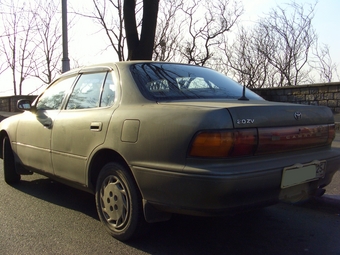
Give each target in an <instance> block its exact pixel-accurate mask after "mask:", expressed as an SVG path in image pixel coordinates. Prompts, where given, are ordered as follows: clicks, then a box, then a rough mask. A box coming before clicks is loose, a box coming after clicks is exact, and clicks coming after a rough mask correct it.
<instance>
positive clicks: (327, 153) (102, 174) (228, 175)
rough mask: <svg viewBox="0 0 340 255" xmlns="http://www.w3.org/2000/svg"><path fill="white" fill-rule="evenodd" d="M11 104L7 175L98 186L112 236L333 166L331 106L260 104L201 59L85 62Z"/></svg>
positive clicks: (311, 183) (313, 179) (228, 208)
mask: <svg viewBox="0 0 340 255" xmlns="http://www.w3.org/2000/svg"><path fill="white" fill-rule="evenodd" d="M18 107H19V108H20V109H22V110H24V112H23V113H22V114H19V115H16V116H13V117H10V118H7V119H5V120H4V121H2V122H1V124H0V132H1V141H2V144H3V146H2V147H1V149H2V152H1V154H0V155H2V158H3V162H4V176H5V181H6V182H7V183H8V184H14V183H17V182H20V178H21V175H25V174H32V173H34V172H37V173H40V174H43V175H45V176H48V177H50V178H52V179H55V180H58V181H60V182H63V183H65V184H68V185H71V186H73V187H76V188H79V189H82V190H86V191H88V192H92V193H94V194H95V198H96V206H97V210H98V215H99V218H100V220H101V221H102V222H103V224H104V226H105V227H106V229H107V230H108V231H109V233H110V234H111V235H112V236H114V237H115V238H117V239H119V240H128V239H130V238H132V237H135V236H138V235H139V234H141V233H143V231H144V230H145V229H146V228H147V227H146V225H147V223H152V222H158V221H164V220H168V219H170V217H171V214H173V213H182V214H189V215H200V216H214V215H225V214H228V213H236V212H240V211H244V210H250V209H253V208H257V207H261V206H268V205H271V204H274V203H277V202H279V201H280V200H287V201H301V200H305V199H308V198H309V197H310V196H312V195H315V194H320V193H322V191H323V188H324V187H325V186H327V185H328V184H329V183H330V182H331V180H332V177H333V175H334V173H335V172H336V171H337V170H338V169H339V166H340V153H339V151H337V150H336V149H334V148H332V147H331V143H332V140H333V139H334V135H335V129H334V120H333V114H332V112H331V111H330V110H329V109H328V108H327V107H318V106H307V105H297V104H285V103H275V102H268V101H265V100H263V99H262V98H261V97H259V96H257V95H256V94H255V93H253V92H251V91H250V90H248V89H246V88H244V87H242V86H241V85H239V84H237V83H236V82H234V81H232V80H231V79H229V78H227V77H226V76H225V75H223V74H221V73H218V72H216V71H214V70H211V69H208V68H204V67H198V66H192V65H184V64H175V63H162V62H151V61H144V62H119V63H105V64H101V65H94V66H88V67H84V68H81V69H76V70H72V71H70V72H67V73H65V74H63V75H61V76H60V77H59V78H58V79H57V80H56V81H54V82H53V83H52V84H51V85H50V86H49V87H48V88H47V89H46V91H45V92H43V93H42V94H41V95H40V96H39V97H38V98H37V99H36V100H35V101H34V102H30V101H27V100H21V101H19V102H18Z"/></svg>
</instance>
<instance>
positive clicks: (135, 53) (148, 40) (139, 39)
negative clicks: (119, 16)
mask: <svg viewBox="0 0 340 255" xmlns="http://www.w3.org/2000/svg"><path fill="white" fill-rule="evenodd" d="M158 6H159V0H143V18H142V26H141V32H140V35H139V33H138V24H137V20H136V1H135V0H124V8H123V12H124V24H125V33H126V40H127V46H128V60H145V59H150V60H151V58H152V53H153V48H154V41H155V33H156V25H157V15H158Z"/></svg>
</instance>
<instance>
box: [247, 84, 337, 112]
mask: <svg viewBox="0 0 340 255" xmlns="http://www.w3.org/2000/svg"><path fill="white" fill-rule="evenodd" d="M253 91H254V92H255V93H257V94H258V95H260V96H261V97H263V98H264V99H266V100H269V101H276V102H290V103H297V104H307V105H322V106H328V107H329V108H331V110H332V111H333V112H334V113H340V82H332V83H322V84H311V85H299V86H289V87H280V88H263V89H253Z"/></svg>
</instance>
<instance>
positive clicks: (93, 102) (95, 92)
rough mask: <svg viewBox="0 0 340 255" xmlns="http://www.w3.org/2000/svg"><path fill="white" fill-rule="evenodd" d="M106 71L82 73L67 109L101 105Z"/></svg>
mask: <svg viewBox="0 0 340 255" xmlns="http://www.w3.org/2000/svg"><path fill="white" fill-rule="evenodd" d="M105 77H106V73H104V72H102V73H87V74H86V73H85V74H82V75H81V76H80V78H79V80H78V82H77V84H76V86H75V87H74V89H73V92H72V94H71V96H70V99H69V101H68V104H67V107H66V109H87V108H95V107H99V106H100V105H99V102H100V94H101V93H100V92H101V88H102V85H103V82H104V80H105Z"/></svg>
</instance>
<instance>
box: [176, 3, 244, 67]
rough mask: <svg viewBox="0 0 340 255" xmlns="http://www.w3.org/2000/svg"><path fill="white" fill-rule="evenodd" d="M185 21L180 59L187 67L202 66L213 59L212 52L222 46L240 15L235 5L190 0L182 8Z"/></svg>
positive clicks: (241, 9) (239, 7) (241, 8)
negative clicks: (186, 32)
mask: <svg viewBox="0 0 340 255" xmlns="http://www.w3.org/2000/svg"><path fill="white" fill-rule="evenodd" d="M183 11H184V13H185V15H186V19H187V21H188V24H187V26H188V31H189V33H188V38H187V39H186V40H185V43H184V45H183V46H182V50H181V55H182V56H183V57H184V58H185V59H186V61H187V63H192V64H195V65H202V66H203V65H206V64H207V61H208V60H210V59H211V58H212V57H213V54H214V49H215V47H217V46H218V45H220V43H221V42H222V36H223V34H224V33H225V32H228V31H229V30H230V29H231V28H232V27H233V26H234V25H235V24H236V21H237V20H238V18H239V17H240V16H241V15H242V13H243V7H242V6H240V5H239V4H238V2H237V1H234V2H231V1H230V0H219V1H211V0H204V1H198V0H193V1H191V2H190V3H189V4H188V5H186V6H184V8H183Z"/></svg>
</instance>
